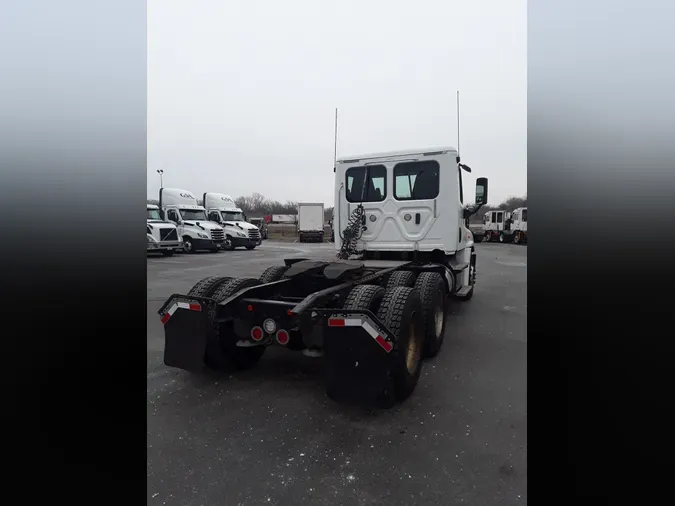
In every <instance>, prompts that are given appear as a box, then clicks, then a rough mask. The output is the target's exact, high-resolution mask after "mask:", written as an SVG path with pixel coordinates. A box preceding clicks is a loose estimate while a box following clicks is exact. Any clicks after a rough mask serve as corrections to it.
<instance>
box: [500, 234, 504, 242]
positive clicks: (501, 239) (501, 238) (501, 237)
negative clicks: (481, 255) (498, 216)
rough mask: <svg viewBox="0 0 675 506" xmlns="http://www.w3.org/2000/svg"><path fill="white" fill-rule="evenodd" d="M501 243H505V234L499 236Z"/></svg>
mask: <svg viewBox="0 0 675 506" xmlns="http://www.w3.org/2000/svg"><path fill="white" fill-rule="evenodd" d="M499 242H504V235H503V234H499Z"/></svg>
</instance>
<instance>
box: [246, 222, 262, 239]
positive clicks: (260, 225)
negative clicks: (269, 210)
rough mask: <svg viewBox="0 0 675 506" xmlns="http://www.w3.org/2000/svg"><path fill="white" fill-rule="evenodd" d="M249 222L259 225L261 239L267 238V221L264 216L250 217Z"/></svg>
mask: <svg viewBox="0 0 675 506" xmlns="http://www.w3.org/2000/svg"><path fill="white" fill-rule="evenodd" d="M248 222H249V223H250V224H251V225H255V226H256V227H258V230H260V239H261V241H262V240H265V239H267V223H266V222H265V219H264V218H249V219H248Z"/></svg>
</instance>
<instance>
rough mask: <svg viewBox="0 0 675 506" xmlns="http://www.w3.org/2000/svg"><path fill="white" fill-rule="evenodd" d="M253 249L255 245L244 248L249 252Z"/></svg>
mask: <svg viewBox="0 0 675 506" xmlns="http://www.w3.org/2000/svg"><path fill="white" fill-rule="evenodd" d="M255 247H256V245H255V244H254V245H253V246H251V245H250V244H249V245H248V246H246V249H247V250H249V251H251V250H252V249H255Z"/></svg>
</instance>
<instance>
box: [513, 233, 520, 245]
mask: <svg viewBox="0 0 675 506" xmlns="http://www.w3.org/2000/svg"><path fill="white" fill-rule="evenodd" d="M513 242H514V243H515V244H520V232H516V234H515V235H514V236H513Z"/></svg>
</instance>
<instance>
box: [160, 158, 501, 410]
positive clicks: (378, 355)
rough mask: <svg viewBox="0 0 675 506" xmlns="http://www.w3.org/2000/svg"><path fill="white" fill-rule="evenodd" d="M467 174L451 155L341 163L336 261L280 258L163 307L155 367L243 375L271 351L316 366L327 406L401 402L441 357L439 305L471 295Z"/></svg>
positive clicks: (209, 282)
mask: <svg viewBox="0 0 675 506" xmlns="http://www.w3.org/2000/svg"><path fill="white" fill-rule="evenodd" d="M470 170H471V169H470V168H469V167H467V166H466V165H464V164H461V163H460V160H459V156H458V154H457V150H456V149H454V148H441V149H429V150H423V151H422V150H414V151H412V150H411V151H402V152H395V153H385V154H376V155H365V156H354V157H349V158H344V159H341V160H338V161H337V163H336V166H335V205H336V208H335V231H336V242H335V247H336V250H337V255H336V257H337V258H336V259H335V260H332V261H331V260H328V259H326V258H325V257H322V256H317V257H315V258H311V257H307V258H298V257H297V256H296V257H294V258H287V259H285V260H284V262H283V263H281V262H280V263H279V265H273V266H270V267H269V268H267V269H266V270H265V271H264V272H263V273H262V274H261V275H260V276H259V277H257V278H253V277H226V276H221V277H217V276H216V277H207V278H204V279H202V280H200V281H198V282H197V283H196V284H195V285H194V286H193V287H192V288H191V289H190V290H189V291H188V292H187V293H185V294H174V295H172V296H171V297H169V298H168V299H167V301H166V302H165V303H164V304H163V305H162V307H161V308H160V309H159V311H158V313H159V315H160V319H161V322H162V324H163V325H164V336H165V346H164V363H165V364H166V365H167V366H169V367H175V368H179V369H183V370H187V371H194V372H200V371H202V370H203V368H204V366H207V367H210V368H213V369H218V370H228V369H229V370H231V369H233V368H235V369H236V368H239V369H245V368H251V367H254V366H255V364H256V363H257V362H258V361H259V360H260V358H261V357H262V356H263V354H264V353H265V350H266V349H267V348H269V347H270V346H279V347H282V348H287V349H290V350H297V351H302V352H303V353H305V354H306V355H308V356H312V357H314V356H322V357H323V360H322V365H323V367H324V369H325V374H323V375H322V376H323V380H324V381H325V386H326V393H327V394H328V396H329V398H331V399H334V400H342V399H345V400H348V401H350V402H351V401H352V400H354V397H356V398H357V399H359V400H363V401H366V402H372V403H374V404H376V405H378V406H381V407H391V406H392V405H393V404H394V403H395V402H397V401H399V402H400V401H403V400H405V399H407V398H408V397H409V396H410V395H412V393H413V391H414V390H415V387H416V385H417V383H418V380H419V378H420V372H421V370H422V367H423V364H424V358H427V357H433V356H435V355H436V354H438V353H439V351H440V349H441V346H442V344H443V339H444V337H445V323H446V321H447V320H449V319H450V318H453V314H454V313H452V312H449V311H448V309H449V308H450V307H451V306H450V305H448V304H447V301H448V299H450V298H455V299H460V300H463V301H468V300H469V299H471V297H472V295H473V292H474V288H475V284H476V251H475V248H474V244H473V236H472V234H471V232H470V231H469V229H468V228H467V227H466V222H467V221H468V218H470V216H472V215H473V214H474V213H476V212H477V210H478V209H480V207H481V205H483V204H485V203H487V198H488V192H487V189H488V188H487V183H488V182H487V179H486V178H478V179H477V180H476V199H475V202H476V206H473V207H468V206H465V205H464V204H463V203H462V202H463V196H464V192H463V190H462V173H463V171H468V172H470ZM429 378H430V377H429V376H426V377H425V380H429ZM446 386H447V385H445V384H443V382H442V381H441V382H440V383H439V384H438V388H440V389H442V388H445V387H446Z"/></svg>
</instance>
